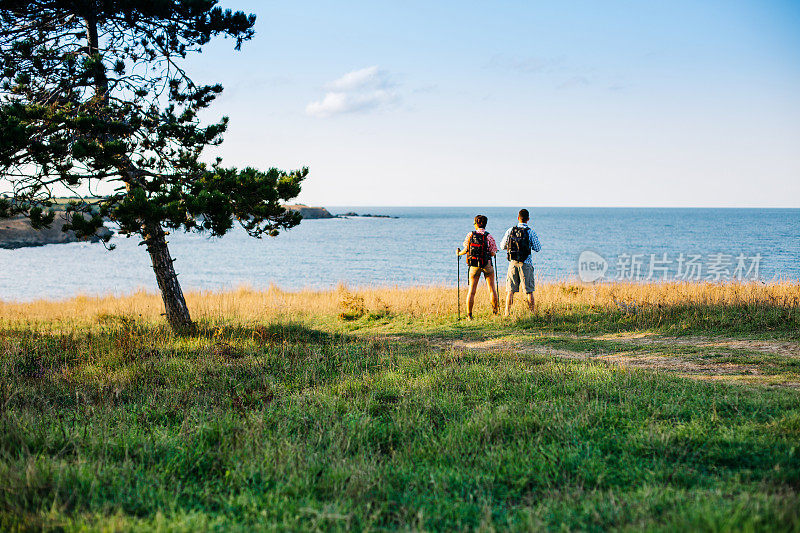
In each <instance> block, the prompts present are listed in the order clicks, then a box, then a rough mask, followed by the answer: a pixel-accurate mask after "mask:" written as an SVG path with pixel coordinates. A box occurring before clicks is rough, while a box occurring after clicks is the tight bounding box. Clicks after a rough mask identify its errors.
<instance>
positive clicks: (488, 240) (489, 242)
mask: <svg viewBox="0 0 800 533" xmlns="http://www.w3.org/2000/svg"><path fill="white" fill-rule="evenodd" d="M475 231H477V232H478V233H485V234H486V243H487V246H488V248H489V255H494V254H496V253H497V243H495V242H494V237H492V236H491V235H490V234H489V233H488V232H487V231H486V230H485V229H483V228H481V229H477V230H475ZM470 237H472V232H471V231H470V232H469V233H467V236H466V237H465V238H464V250H469V239H470Z"/></svg>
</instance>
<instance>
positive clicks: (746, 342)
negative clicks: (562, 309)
mask: <svg viewBox="0 0 800 533" xmlns="http://www.w3.org/2000/svg"><path fill="white" fill-rule="evenodd" d="M591 338H592V339H594V340H611V341H622V342H627V343H632V344H638V345H651V344H677V345H681V346H694V347H698V348H715V347H717V348H735V349H740V350H752V351H756V352H763V353H770V354H775V355H784V356H788V357H800V342H792V341H767V340H760V339H731V338H726V337H700V336H691V337H665V336H662V335H654V334H647V333H614V334H609V335H602V336H599V337H591Z"/></svg>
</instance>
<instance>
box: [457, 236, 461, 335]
mask: <svg viewBox="0 0 800 533" xmlns="http://www.w3.org/2000/svg"><path fill="white" fill-rule="evenodd" d="M458 253H459V254H461V248H459V249H458ZM456 272H458V277H457V282H456V299H457V300H458V320H461V255H456Z"/></svg>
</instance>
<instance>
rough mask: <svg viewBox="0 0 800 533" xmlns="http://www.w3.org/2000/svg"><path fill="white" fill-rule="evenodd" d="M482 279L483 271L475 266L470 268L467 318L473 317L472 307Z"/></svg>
mask: <svg viewBox="0 0 800 533" xmlns="http://www.w3.org/2000/svg"><path fill="white" fill-rule="evenodd" d="M480 280H481V271H480V270H479V269H477V268H475V267H470V268H469V294H468V295H467V318H472V308H473V307H474V306H475V292H476V291H477V290H478V282H479V281H480Z"/></svg>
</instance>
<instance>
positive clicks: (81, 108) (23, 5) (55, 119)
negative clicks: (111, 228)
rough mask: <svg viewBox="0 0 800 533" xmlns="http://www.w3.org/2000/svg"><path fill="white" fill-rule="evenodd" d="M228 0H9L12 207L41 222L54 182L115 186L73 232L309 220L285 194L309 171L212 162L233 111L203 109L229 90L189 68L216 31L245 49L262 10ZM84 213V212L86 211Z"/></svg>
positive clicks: (2, 113)
mask: <svg viewBox="0 0 800 533" xmlns="http://www.w3.org/2000/svg"><path fill="white" fill-rule="evenodd" d="M216 4H217V0H157V1H153V0H126V1H125V2H118V1H99V2H98V1H91V2H61V1H55V0H31V1H18V0H0V23H2V26H1V27H0V185H2V187H1V188H0V190H6V191H8V194H9V195H10V196H9V197H8V198H3V199H2V200H0V217H9V216H13V215H16V214H24V215H27V216H29V217H30V218H31V221H32V223H33V224H34V227H42V226H47V225H49V224H50V223H52V221H53V215H52V213H51V212H49V211H46V208H47V207H48V202H50V201H51V194H52V191H53V187H54V186H55V185H60V186H61V187H66V188H67V189H69V190H71V191H74V192H76V193H77V191H85V190H89V191H90V192H93V191H96V190H98V187H99V186H100V185H101V184H105V185H103V186H102V190H103V191H109V190H113V191H115V192H114V193H112V194H110V195H104V196H103V197H102V198H96V197H87V198H82V199H79V200H77V201H75V202H73V203H71V204H70V205H69V206H68V208H67V212H66V217H67V220H68V223H67V224H66V225H65V226H64V230H65V231H67V230H74V231H75V232H76V233H77V234H78V235H79V236H90V235H92V234H94V233H95V232H96V231H97V230H98V229H99V228H100V226H101V225H102V224H103V220H104V219H110V220H112V221H114V222H116V223H117V224H118V225H119V226H120V231H121V233H122V234H126V235H132V234H142V235H143V236H144V234H145V233H146V232H147V231H148V230H147V228H152V227H154V226H155V225H160V226H162V227H167V228H171V229H178V228H181V229H184V230H187V231H191V230H195V231H209V232H210V233H212V234H213V235H222V234H224V233H225V232H227V231H228V230H229V229H230V228H231V227H232V224H233V223H234V222H235V221H238V222H240V223H241V224H242V226H243V227H244V228H245V229H246V230H247V231H248V233H250V234H251V235H253V236H261V235H263V234H268V235H276V234H277V232H278V231H279V230H281V229H284V228H290V227H292V226H294V225H296V224H297V223H298V222H299V217H298V216H296V215H295V214H293V213H290V212H286V211H285V210H284V209H283V208H282V207H281V202H282V201H286V200H289V199H291V198H294V197H296V196H297V194H298V193H299V191H300V185H301V182H302V180H303V178H304V177H305V176H306V175H307V173H308V170H307V169H302V170H297V171H292V172H284V171H280V170H277V169H270V170H268V171H266V172H261V171H258V170H256V169H252V168H246V169H244V170H241V171H239V170H237V169H235V168H223V167H222V166H221V162H219V161H217V163H216V164H214V165H207V164H205V163H203V162H202V161H201V155H202V152H203V149H204V148H205V147H206V146H209V145H212V146H213V145H218V144H219V143H221V142H222V134H223V133H224V132H225V129H226V127H227V122H228V121H227V117H223V118H222V119H221V120H220V121H219V122H216V123H212V124H207V125H204V124H202V123H201V122H200V120H199V119H198V114H199V113H200V112H201V111H202V110H203V109H205V108H207V107H208V106H209V105H210V104H211V103H212V102H213V101H214V99H215V98H216V97H217V96H218V95H219V94H220V93H221V92H222V87H221V86H220V85H218V84H209V85H202V84H196V83H195V82H194V81H193V80H192V79H191V78H190V77H189V76H188V75H187V73H186V72H185V71H184V70H183V69H182V68H181V66H180V61H181V60H182V59H184V58H186V56H187V55H188V54H191V53H199V52H200V51H201V50H202V47H203V46H204V45H205V44H207V43H208V42H209V41H210V40H211V38H213V37H215V36H222V37H226V38H227V37H230V38H232V39H234V41H235V48H236V49H239V48H240V46H241V44H242V43H243V42H244V41H247V40H249V39H251V38H252V36H253V35H254V30H253V26H254V24H255V16H254V15H247V14H245V13H243V12H240V11H237V12H233V11H230V10H222V9H221V8H220V7H218V6H217V5H216ZM74 215H75V216H74Z"/></svg>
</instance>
